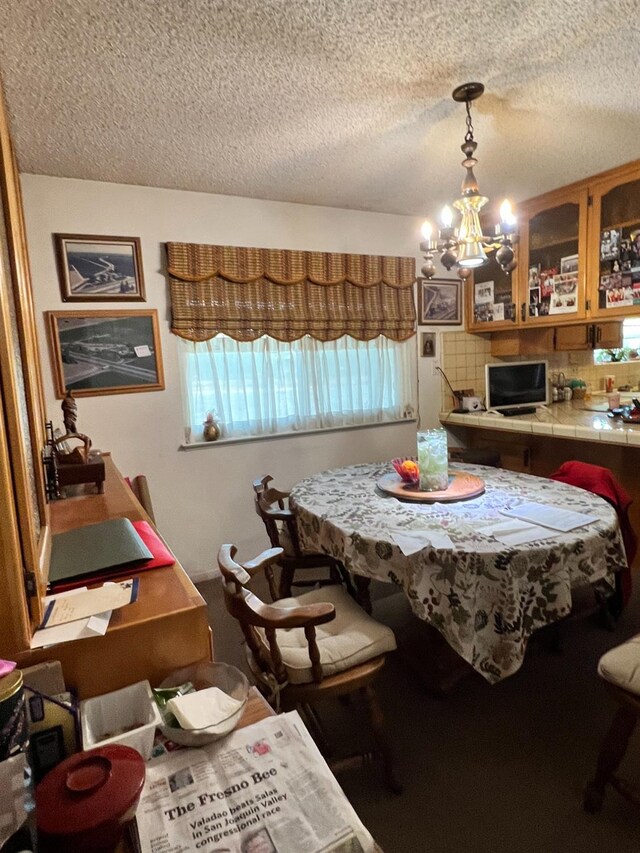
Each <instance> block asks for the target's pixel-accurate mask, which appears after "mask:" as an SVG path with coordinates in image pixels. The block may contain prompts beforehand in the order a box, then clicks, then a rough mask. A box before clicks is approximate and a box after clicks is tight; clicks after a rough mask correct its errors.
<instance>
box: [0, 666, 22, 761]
mask: <svg viewBox="0 0 640 853" xmlns="http://www.w3.org/2000/svg"><path fill="white" fill-rule="evenodd" d="M28 740H29V734H28V732H27V710H26V705H25V701H24V686H23V683H22V672H21V671H20V670H19V669H14V670H13V672H10V673H9V674H8V675H4V676H3V677H2V678H0V761H4V760H5V758H9V756H10V755H15V754H16V753H17V752H21V751H23V750H25V749H26V748H27V743H28Z"/></svg>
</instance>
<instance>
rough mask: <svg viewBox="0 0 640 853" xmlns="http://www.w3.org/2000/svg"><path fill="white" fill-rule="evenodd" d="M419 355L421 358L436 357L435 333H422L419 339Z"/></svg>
mask: <svg viewBox="0 0 640 853" xmlns="http://www.w3.org/2000/svg"><path fill="white" fill-rule="evenodd" d="M420 347H421V354H422V357H423V358H435V356H436V333H435V332H422V334H421V337H420Z"/></svg>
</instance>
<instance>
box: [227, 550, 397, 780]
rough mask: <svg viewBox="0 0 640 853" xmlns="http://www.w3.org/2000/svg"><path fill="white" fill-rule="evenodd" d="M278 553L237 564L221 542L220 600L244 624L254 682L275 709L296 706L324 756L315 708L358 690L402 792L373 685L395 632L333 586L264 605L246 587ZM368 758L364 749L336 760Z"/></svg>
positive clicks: (324, 745) (382, 753)
mask: <svg viewBox="0 0 640 853" xmlns="http://www.w3.org/2000/svg"><path fill="white" fill-rule="evenodd" d="M282 554H283V552H282V548H271V549H269V550H268V551H264V552H263V553H262V554H260V555H259V556H258V557H256V558H255V559H253V560H250V561H248V562H246V563H243V564H240V563H238V562H236V560H235V559H234V558H235V555H236V548H235V546H233V545H222V547H221V548H220V551H219V553H218V565H219V567H220V572H221V573H222V577H223V580H224V586H223V588H224V597H225V604H226V607H227V610H228V611H229V613H230V614H231V615H232V616H233V617H234V618H235V619H237V620H238V622H239V623H240V627H241V628H242V632H243V634H244V637H245V640H246V647H247V658H248V662H249V666H250V668H251V671H252V672H253V675H254V677H255V680H256V682H257V684H258V686H259V688H260V689H261V690H262V692H263V693H264V694H265V695H266V696H267V697H268V698H269V701H271V702H272V703H273V704H275V706H276V708H278V707H281V708H282V709H283V710H291V709H293V708H298V709H299V710H301V712H302V713H303V714H304V716H305V719H306V720H307V721H308V723H309V727H310V729H311V731H312V732H313V733H314V735H315V736H316V738H317V740H318V741H319V746H320V748H321V749H323V751H325V753H326V752H327V743H326V740H325V739H324V735H323V732H322V729H321V727H320V725H319V720H318V717H317V714H316V712H315V708H314V705H315V704H316V703H317V702H319V701H321V700H323V699H327V698H332V697H343V696H347V695H349V694H351V693H353V692H354V691H359V692H360V693H361V694H362V696H363V698H364V700H365V704H366V706H367V711H368V714H369V717H370V721H371V727H372V733H373V739H374V741H375V745H376V750H375V753H376V754H378V755H380V756H381V758H382V761H383V766H384V771H385V776H386V780H387V783H388V784H389V786H390V788H391V789H392V790H393V791H394V792H396V793H399V792H400V786H399V785H398V782H397V781H396V778H395V776H394V773H393V767H392V762H391V755H390V752H389V747H388V745H387V741H386V737H385V735H384V730H383V729H384V723H383V715H382V711H381V708H380V705H379V702H378V698H377V695H376V692H375V690H374V687H373V682H374V680H375V678H376V676H377V675H378V673H379V672H380V670H381V669H382V667H383V666H384V662H385V654H386V653H387V652H390V651H392V650H393V649H395V647H396V641H395V637H394V635H393V631H391V629H390V628H387V627H386V626H385V625H381V624H380V623H379V622H376V620H375V619H373V618H372V617H371V616H369V615H368V614H367V613H365V612H364V611H363V610H362V609H361V608H360V607H359V606H358V604H357V603H356V602H355V601H354V600H353V598H351V596H350V595H349V594H348V593H347V592H346V591H345V589H344V588H343V587H342V586H341V585H338V584H334V585H333V586H325V587H322V588H318V589H313V590H311V591H310V592H306V593H303V594H302V595H300V596H297V597H295V598H283V599H280V600H278V601H274V602H273V604H265V603H263V602H262V601H261V600H260V599H259V598H258V597H257V596H256V595H254V594H253V593H252V592H251V591H250V590H249V589H247V588H246V585H247V584H248V582H249V581H250V580H251V578H252V577H254V576H255V575H257V574H259V573H260V572H262V571H269V570H271V568H272V566H273V565H274V564H276V563H278V561H279V560H280V559H281V558H282ZM371 757H372V753H371V752H368V753H366V754H365V755H360V756H350V757H349V758H348V759H346V760H344V759H343V761H342V762H339V764H340V766H343V765H344V764H345V763H347V764H351V763H352V762H353V760H354V759H356V758H357V760H358V761H363V760H368V759H369V758H371ZM334 769H338V768H337V767H336V766H335V765H334Z"/></svg>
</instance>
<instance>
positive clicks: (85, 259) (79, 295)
mask: <svg viewBox="0 0 640 853" xmlns="http://www.w3.org/2000/svg"><path fill="white" fill-rule="evenodd" d="M53 238H54V242H55V248H56V260H57V263H58V276H59V278H60V292H61V294H62V301H63V302H144V301H145V293H144V278H143V275H142V252H141V249H140V239H139V237H98V236H96V235H92V234H54V235H53Z"/></svg>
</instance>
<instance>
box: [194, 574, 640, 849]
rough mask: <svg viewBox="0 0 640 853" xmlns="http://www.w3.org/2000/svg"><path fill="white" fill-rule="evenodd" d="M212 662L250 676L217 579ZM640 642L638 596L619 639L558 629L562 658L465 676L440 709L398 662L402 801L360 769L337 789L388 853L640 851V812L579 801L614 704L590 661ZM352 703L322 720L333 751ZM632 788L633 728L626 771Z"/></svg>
mask: <svg viewBox="0 0 640 853" xmlns="http://www.w3.org/2000/svg"><path fill="white" fill-rule="evenodd" d="M199 589H200V591H201V592H202V594H203V595H204V597H205V598H206V600H207V602H208V605H209V613H210V619H211V625H212V628H213V635H214V645H215V655H216V659H217V660H225V661H228V662H229V663H233V664H235V665H237V666H240V667H242V668H243V669H245V670H246V666H245V664H244V661H243V654H242V652H241V648H240V632H239V630H238V628H237V625H236V624H235V623H234V621H233V620H232V619H231V617H229V616H228V615H227V613H226V611H225V610H224V604H223V601H222V592H221V587H220V582H219V581H208V582H207V583H205V584H201V585H200V587H199ZM388 591H389V587H383V586H382V585H379V587H378V589H377V592H378V596H379V597H376V596H375V595H374V598H375V602H374V616H376V618H378V619H380V620H381V621H383V622H386V623H387V624H389V625H391V627H392V628H393V629H394V630H395V631H396V632H397V633H398V634H400V633H402V632H403V631H404V630H405V629H406V628H407V626H409V625H411V622H412V620H413V618H414V617H413V616H412V615H411V613H410V611H409V607H408V604H407V602H406V599H405V597H404V595H403V594H402V593H397V592H396V593H395V594H393V595H388V594H387V593H388ZM639 632H640V588H639V589H637V590H636V594H635V596H634V598H633V599H632V602H631V603H630V605H629V606H628V608H627V609H626V611H625V613H624V614H623V617H622V619H621V620H620V622H619V623H618V625H617V627H616V630H615V632H613V633H609V632H607V631H605V630H603V629H601V628H599V627H597V626H596V625H595V624H594V622H592V621H591V620H589V619H585V620H580V621H574V622H570V623H566V624H564V625H563V626H562V628H561V652H560V653H553V652H550V651H549V650H548V649H547V648H546V647H545V644H544V643H542V642H539V641H538V642H532V643H531V645H530V649H529V653H528V655H527V658H526V660H525V663H524V666H523V667H522V669H521V670H520V672H518V673H517V674H516V675H514V676H512V677H511V678H509V679H507V680H506V681H504V682H501V683H500V684H497V685H494V686H490V685H489V684H487V683H486V682H485V681H484V679H483V678H482V677H481V676H479V675H476V674H475V673H472V674H471V675H469V676H468V677H466V678H465V679H463V680H462V681H460V682H459V683H458V684H457V685H456V686H455V687H454V688H453V689H452V691H451V692H450V693H449V694H448V695H447V697H446V698H444V699H436V698H433V697H432V696H430V695H428V694H427V693H426V692H425V690H424V688H423V687H422V685H421V683H420V682H419V681H418V679H417V678H416V676H415V675H414V673H413V671H412V670H411V669H409V668H408V667H407V666H406V665H405V663H404V662H403V659H402V657H401V656H400V655H399V654H398V653H395V654H394V655H391V656H389V658H388V663H387V666H386V667H385V670H384V671H383V673H382V675H381V677H380V679H379V682H378V692H379V695H380V700H381V703H382V706H383V708H384V711H385V715H386V720H387V726H388V730H389V734H390V739H391V741H392V746H393V750H394V754H395V757H396V764H397V768H398V775H399V776H400V777H401V781H402V782H403V784H404V792H403V794H402V795H401V796H399V797H396V796H393V795H392V794H389V793H387V791H386V789H385V788H384V786H383V784H382V782H381V779H380V777H379V776H378V775H377V774H375V773H367V772H365V771H362V770H359V769H356V770H352V771H349V772H348V773H345V774H341V775H340V777H339V781H340V784H341V785H342V787H343V789H344V791H345V793H346V794H347V796H348V797H349V799H350V800H351V802H352V803H353V805H354V807H355V809H356V811H357V812H358V814H359V815H360V817H361V818H362V820H363V822H364V823H365V825H366V826H367V827H368V828H369V830H370V831H371V833H372V834H373V836H374V837H375V838H376V840H377V841H378V843H379V844H380V846H381V847H382V848H383V850H384V851H385V853H422V851H424V853H496V851H505V853H590V851H594V853H595V852H596V851H598V852H599V853H600V852H601V853H608V851H612V853H613V851H615V853H640V811H638V810H637V809H635V808H634V807H633V806H631V805H630V804H629V803H627V802H626V801H625V800H624V799H623V798H622V797H621V796H620V795H619V794H617V793H616V792H615V791H609V792H608V793H607V797H606V799H605V803H604V808H603V810H602V812H600V813H599V814H597V815H588V814H586V813H585V812H584V811H583V810H582V806H581V792H582V788H583V786H584V784H585V782H586V780H587V779H588V778H589V777H590V776H591V775H592V773H593V770H594V767H595V760H596V756H597V751H598V748H599V746H600V743H601V740H602V738H603V736H604V734H605V732H606V729H607V727H608V725H609V723H610V721H611V719H612V717H613V714H614V712H615V708H616V705H615V703H614V701H613V700H612V699H610V698H609V696H608V694H607V693H606V691H605V689H604V688H603V686H602V684H601V683H600V681H599V679H598V677H597V675H596V665H597V661H598V658H599V656H600V655H601V654H602V653H603V652H605V651H606V650H607V649H609V648H611V647H612V646H614V645H617V644H618V643H620V642H622V641H623V640H625V639H627V638H628V637H630V636H632V635H633V634H635V633H639ZM358 711H359V708H358V706H357V704H352V705H349V706H346V707H343V706H341V705H340V704H339V703H337V702H336V703H335V706H334V705H333V703H332V704H331V707H327V709H326V711H323V719H324V721H325V723H326V727H327V729H328V732H329V734H330V736H331V737H332V738H335V740H334V741H333V742H334V743H335V745H336V750H337V751H338V752H339V751H340V749H341V748H342V747H344V745H345V742H346V741H351V740H356V739H357V738H358V737H360V736H362V731H363V727H362V726H358V725H357V724H356V723H357V721H358V719H359V714H358ZM622 773H623V775H625V776H627V777H628V778H630V779H634V780H637V781H638V783H640V729H639V731H638V733H637V736H636V740H635V741H632V743H631V746H630V748H629V752H628V755H627V757H626V758H625V761H624V763H623V765H622Z"/></svg>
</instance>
